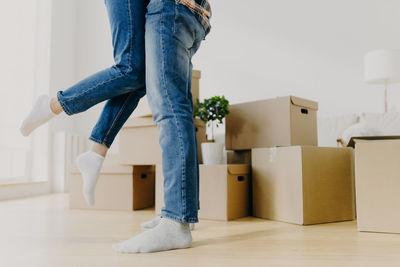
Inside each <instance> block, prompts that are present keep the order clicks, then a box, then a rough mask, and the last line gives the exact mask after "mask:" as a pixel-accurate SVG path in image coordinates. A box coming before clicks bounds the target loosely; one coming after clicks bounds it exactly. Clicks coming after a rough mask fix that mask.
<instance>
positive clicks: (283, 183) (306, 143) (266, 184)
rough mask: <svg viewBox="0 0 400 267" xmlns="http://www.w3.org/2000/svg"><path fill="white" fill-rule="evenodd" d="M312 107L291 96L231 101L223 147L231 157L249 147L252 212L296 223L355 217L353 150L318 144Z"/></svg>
mask: <svg viewBox="0 0 400 267" xmlns="http://www.w3.org/2000/svg"><path fill="white" fill-rule="evenodd" d="M317 110H318V103H316V102H313V101H309V100H306V99H302V98H299V97H294V96H287V97H278V98H274V99H268V100H260V101H254V102H247V103H242V104H236V105H231V106H230V111H231V113H230V114H229V115H228V116H227V118H226V136H225V141H226V148H227V149H231V150H234V151H235V152H234V153H236V158H237V153H239V151H246V150H249V149H251V157H250V158H251V164H252V207H253V215H254V216H256V217H261V218H265V219H272V220H278V221H283V222H289V223H296V224H301V225H306V224H315V223H326V222H334V221H343V220H353V219H354V176H353V167H352V166H353V161H352V160H353V157H352V150H351V149H347V148H322V147H317V118H316V117H317ZM228 157H229V156H228ZM239 158H240V157H239ZM242 158H243V157H242ZM245 158H246V157H245ZM248 158H249V157H248Z"/></svg>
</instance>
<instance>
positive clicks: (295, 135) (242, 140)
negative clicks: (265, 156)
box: [225, 96, 318, 150]
mask: <svg viewBox="0 0 400 267" xmlns="http://www.w3.org/2000/svg"><path fill="white" fill-rule="evenodd" d="M229 110H230V114H229V115H227V116H226V126H225V127H226V135H225V146H226V149H228V150H245V149H252V148H257V147H273V146H294V145H311V146H316V145H317V144H318V138H317V110H318V103H317V102H314V101H310V100H306V99H302V98H299V97H295V96H286V97H278V98H274V99H267V100H259V101H254V102H247V103H241V104H234V105H230V107H229Z"/></svg>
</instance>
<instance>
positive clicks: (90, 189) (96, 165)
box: [76, 151, 104, 206]
mask: <svg viewBox="0 0 400 267" xmlns="http://www.w3.org/2000/svg"><path fill="white" fill-rule="evenodd" d="M103 161H104V157H103V156H102V155H100V154H97V153H96V152H93V151H87V152H85V153H83V154H81V155H79V156H78V157H77V159H76V164H77V166H78V168H79V170H80V171H81V173H82V179H83V190H82V192H83V196H84V197H85V199H86V202H87V203H88V205H90V206H93V205H94V191H95V187H96V183H97V180H98V179H99V176H100V170H101V166H102V165H103Z"/></svg>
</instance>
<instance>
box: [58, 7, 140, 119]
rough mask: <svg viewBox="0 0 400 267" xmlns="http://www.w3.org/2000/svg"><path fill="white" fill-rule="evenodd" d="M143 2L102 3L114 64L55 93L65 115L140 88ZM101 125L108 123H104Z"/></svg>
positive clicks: (81, 110)
mask: <svg viewBox="0 0 400 267" xmlns="http://www.w3.org/2000/svg"><path fill="white" fill-rule="evenodd" d="M147 3H148V1H147V0H143V1H138V0H107V1H105V4H106V7H107V12H108V17H109V21H110V26H111V34H112V44H113V49H114V61H115V64H114V65H113V66H111V67H110V68H107V69H105V70H102V71H99V72H97V73H95V74H93V75H91V76H89V77H87V78H86V79H84V80H82V81H80V82H78V83H77V84H75V85H74V86H72V87H70V88H68V89H67V90H64V91H59V92H57V98H58V101H59V102H60V104H61V106H62V108H63V110H64V111H65V113H66V114H68V115H72V114H76V113H79V112H83V111H85V110H87V109H89V108H90V107H92V106H94V105H96V104H97V103H100V102H102V101H104V100H107V99H111V98H113V97H116V96H120V95H125V96H127V95H128V93H133V92H135V91H138V90H142V89H143V87H144V86H145V73H144V71H145V66H144V64H145V60H144V25H145V13H146V7H147ZM139 95H142V94H141V93H140V92H139V93H137V96H139ZM137 96H136V97H137ZM130 99H132V97H131V98H130ZM121 103H124V102H121ZM117 108H121V107H117ZM114 113H115V112H114ZM103 122H104V123H105V124H106V123H108V121H107V122H106V121H104V120H103ZM112 123H113V122H111V125H112ZM111 125H105V127H107V126H111Z"/></svg>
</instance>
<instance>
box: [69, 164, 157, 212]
mask: <svg viewBox="0 0 400 267" xmlns="http://www.w3.org/2000/svg"><path fill="white" fill-rule="evenodd" d="M69 178H70V180H69V186H70V187H69V193H70V196H69V206H70V208H71V209H101V210H138V209H144V208H149V207H152V206H154V199H155V166H122V165H117V164H113V165H111V166H110V165H107V164H104V165H103V168H102V172H101V174H100V177H99V180H98V182H97V185H96V191H95V205H94V206H93V207H92V206H89V205H87V204H86V201H85V199H84V197H83V194H82V186H83V185H82V175H81V174H80V172H79V170H78V169H77V168H76V167H74V168H73V170H72V171H71V174H70V176H69Z"/></svg>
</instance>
